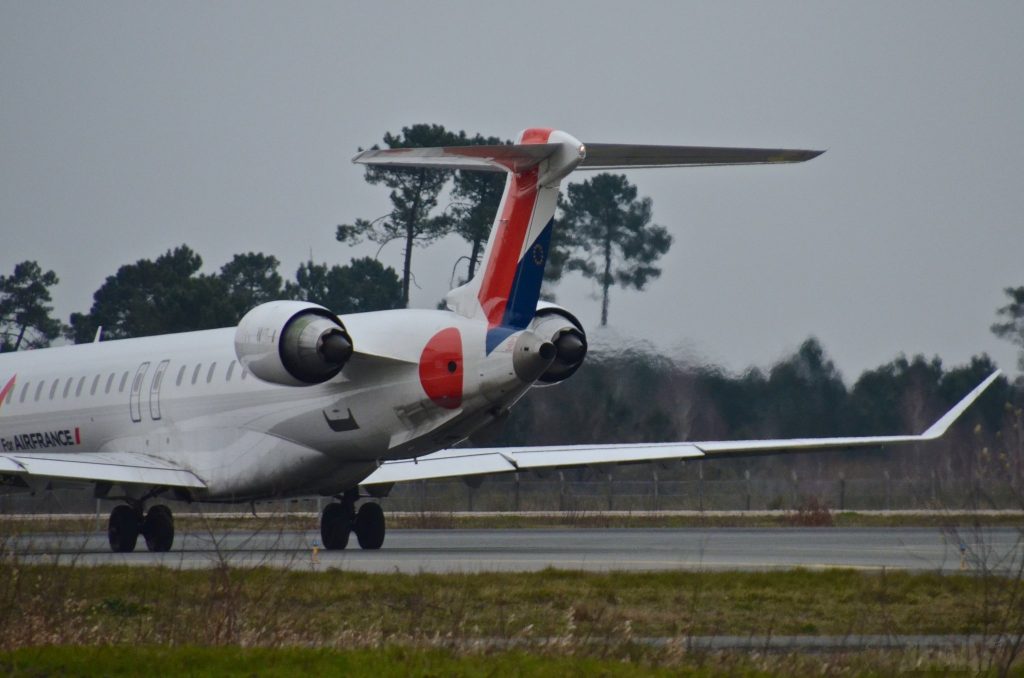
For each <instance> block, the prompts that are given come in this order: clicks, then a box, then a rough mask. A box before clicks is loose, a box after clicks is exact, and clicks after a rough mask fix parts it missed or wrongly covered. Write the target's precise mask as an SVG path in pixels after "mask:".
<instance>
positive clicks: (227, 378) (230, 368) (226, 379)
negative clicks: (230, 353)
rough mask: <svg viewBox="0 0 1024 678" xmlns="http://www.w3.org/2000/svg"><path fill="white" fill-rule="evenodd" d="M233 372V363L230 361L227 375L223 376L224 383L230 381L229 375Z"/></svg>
mask: <svg viewBox="0 0 1024 678" xmlns="http://www.w3.org/2000/svg"><path fill="white" fill-rule="evenodd" d="M234 371H235V361H234V360H232V361H231V363H230V364H229V365H228V373H227V374H226V375H224V381H231V373H232V372H234Z"/></svg>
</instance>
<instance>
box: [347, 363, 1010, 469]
mask: <svg viewBox="0 0 1024 678" xmlns="http://www.w3.org/2000/svg"><path fill="white" fill-rule="evenodd" d="M1000 374H1001V373H1000V371H999V370H996V371H995V372H993V373H992V374H991V375H989V376H988V377H987V378H986V379H985V380H984V381H982V382H981V383H980V384H978V385H977V386H976V387H975V388H974V390H972V391H971V392H970V393H968V394H967V395H966V396H964V398H963V399H962V400H961V401H960V402H959V403H957V404H956V405H954V406H953V408H952V409H950V410H949V412H947V413H946V414H944V415H943V416H942V417H941V418H939V420H938V421H936V422H935V423H934V424H932V425H931V426H930V427H929V428H928V430H926V431H925V432H924V433H921V434H918V435H892V436H864V437H841V438H791V439H782V440H728V441H709V442H678V443H636V444H611V445H548V446H537V447H481V448H454V449H450V450H444V451H442V452H435V453H434V454H430V455H426V456H423V457H419V458H417V459H402V460H397V461H388V462H385V463H383V464H382V465H381V466H380V467H379V468H378V469H377V470H376V471H374V472H373V473H372V474H371V475H370V476H369V477H368V478H366V479H365V480H364V481H363V482H362V483H361V484H362V485H364V486H366V485H380V484H389V483H400V482H408V481H412V480H430V479H433V478H456V477H460V476H472V475H480V474H485V473H501V472H510V471H528V470H535V469H551V468H566V467H571V466H590V465H598V464H625V463H631V462H644V461H667V460H678V459H703V458H714V457H718V456H726V455H737V456H743V455H755V454H784V453H788V452H814V451H822V450H848V449H854V448H859V447H860V448H863V447H869V448H870V447H885V446H888V445H900V444H907V443H920V442H925V441H928V440H935V439H936V438H939V437H941V436H942V435H943V434H944V433H945V432H946V430H947V429H948V428H949V427H950V425H952V424H953V422H954V421H956V420H957V419H958V418H959V417H960V415H961V414H963V413H964V411H965V410H966V409H967V408H968V407H970V405H971V404H972V403H973V402H974V401H975V400H977V398H978V396H980V395H981V394H982V393H983V392H984V391H985V389H987V388H988V387H989V386H990V385H991V384H992V382H994V381H995V380H996V379H997V378H998V377H999V375H1000Z"/></svg>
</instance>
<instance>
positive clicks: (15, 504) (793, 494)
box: [0, 470, 1024, 514]
mask: <svg viewBox="0 0 1024 678" xmlns="http://www.w3.org/2000/svg"><path fill="white" fill-rule="evenodd" d="M595 475H598V477H597V478H595V477H594V476H595ZM574 476H577V477H574ZM578 476H579V474H578V473H575V474H574V473H570V472H558V471H552V472H550V473H548V474H546V475H545V476H540V477H538V476H537V475H535V474H533V473H523V474H503V475H498V476H488V477H486V478H484V479H483V482H466V481H464V480H435V481H425V482H413V483H406V484H401V485H396V486H395V487H394V488H393V489H392V490H391V493H390V495H389V496H388V497H387V498H384V499H382V500H381V501H382V504H383V506H384V507H385V509H386V510H388V511H407V512H452V513H456V512H462V511H483V512H488V511H568V512H580V511H673V510H687V511H763V510H795V509H799V508H801V507H803V506H807V505H808V504H809V503H813V504H814V505H818V506H827V507H828V508H829V509H831V510H835V511H864V510H924V509H945V510H960V509H971V508H981V509H1021V508H1024V491H1022V490H1021V488H1019V487H1014V485H1013V484H1012V483H1011V482H1009V481H1008V480H1002V479H992V478H985V479H977V480H974V481H970V480H964V479H956V480H949V479H940V478H938V477H937V476H936V475H929V476H925V477H919V478H912V479H906V478H892V477H890V475H889V473H888V472H882V473H880V474H879V475H878V476H877V477H868V478H865V477H859V478H846V477H844V476H842V475H839V476H837V477H832V478H801V477H799V476H797V475H796V474H795V473H794V474H791V475H790V476H788V477H771V478H763V477H760V478H759V477H750V476H748V475H745V477H742V478H740V479H705V478H701V477H698V478H692V479H678V478H672V479H663V478H659V477H658V471H656V470H652V471H651V472H650V474H649V477H647V478H638V477H636V474H633V475H632V477H629V478H620V477H616V475H615V474H607V475H604V476H603V477H600V474H594V473H590V474H587V475H586V477H584V478H583V479H580V478H579V477H578ZM479 480H480V479H479V478H478V479H477V481H479ZM161 501H163V500H161ZM328 501H330V499H329V498H323V497H309V498H303V499H297V500H281V501H268V502H258V503H257V504H256V505H255V508H256V510H257V511H258V512H259V513H260V514H266V513H280V512H311V511H318V510H319V509H320V508H322V507H323V506H324V504H325V503H326V502H328ZM100 503H101V504H102V506H98V503H97V501H96V500H95V499H93V498H92V496H91V495H90V494H89V493H88V492H87V491H81V490H77V491H76V490H54V491H50V492H45V493H42V494H40V495H36V496H32V495H27V494H0V514H32V513H92V512H94V511H100V512H106V511H109V510H110V507H111V506H113V502H107V501H103V502H100ZM166 503H167V504H168V505H169V506H171V508H172V509H173V510H175V511H196V510H203V511H207V512H209V511H216V512H231V511H237V512H241V513H245V512H248V511H250V510H252V507H251V506H250V505H249V504H222V505H209V504H204V505H202V507H201V508H200V507H199V506H196V505H193V506H191V507H190V506H189V505H188V504H185V503H182V502H175V501H167V502H166Z"/></svg>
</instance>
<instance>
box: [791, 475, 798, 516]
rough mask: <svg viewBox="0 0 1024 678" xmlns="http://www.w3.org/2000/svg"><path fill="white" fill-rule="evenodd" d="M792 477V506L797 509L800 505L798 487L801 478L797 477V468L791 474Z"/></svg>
mask: <svg viewBox="0 0 1024 678" xmlns="http://www.w3.org/2000/svg"><path fill="white" fill-rule="evenodd" d="M790 477H791V478H792V479H793V505H792V506H791V507H790V508H793V509H796V508H797V507H799V506H800V497H799V492H798V487H797V485H798V483H799V479H798V478H797V475H796V471H795V470H794V471H793V472H792V473H791V474H790Z"/></svg>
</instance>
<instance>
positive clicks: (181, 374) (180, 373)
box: [174, 365, 186, 386]
mask: <svg viewBox="0 0 1024 678" xmlns="http://www.w3.org/2000/svg"><path fill="white" fill-rule="evenodd" d="M185 369H186V368H185V366H184V365H182V366H181V369H180V370H178V378H177V379H175V380H174V385H175V386H181V380H182V379H184V378H185Z"/></svg>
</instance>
